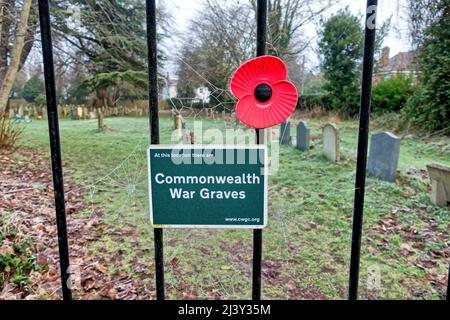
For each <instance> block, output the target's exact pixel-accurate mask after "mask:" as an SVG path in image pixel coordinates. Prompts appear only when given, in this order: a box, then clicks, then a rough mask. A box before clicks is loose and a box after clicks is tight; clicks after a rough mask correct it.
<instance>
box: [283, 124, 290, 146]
mask: <svg viewBox="0 0 450 320" xmlns="http://www.w3.org/2000/svg"><path fill="white" fill-rule="evenodd" d="M280 144H291V123H290V121H289V120H286V121H284V122H282V123H281V124H280Z"/></svg>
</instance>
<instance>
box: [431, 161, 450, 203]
mask: <svg viewBox="0 0 450 320" xmlns="http://www.w3.org/2000/svg"><path fill="white" fill-rule="evenodd" d="M427 170H428V174H429V175H430V179H431V202H433V203H434V204H435V205H437V206H440V207H446V206H447V205H448V203H449V202H450V167H446V166H443V165H440V164H437V163H432V164H429V165H427Z"/></svg>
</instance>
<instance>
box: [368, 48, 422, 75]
mask: <svg viewBox="0 0 450 320" xmlns="http://www.w3.org/2000/svg"><path fill="white" fill-rule="evenodd" d="M389 51H390V49H389V47H384V48H383V49H382V51H381V59H380V64H379V65H378V71H377V72H376V73H374V75H373V82H374V83H378V82H380V81H381V80H382V79H389V78H391V77H393V76H395V75H398V74H404V75H410V74H411V72H412V73H413V75H414V74H415V73H416V66H415V63H414V58H415V55H416V52H415V51H408V52H399V53H397V54H396V55H395V56H393V57H389Z"/></svg>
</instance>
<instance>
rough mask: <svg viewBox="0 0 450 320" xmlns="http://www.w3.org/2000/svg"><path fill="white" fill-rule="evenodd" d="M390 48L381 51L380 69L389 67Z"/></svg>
mask: <svg viewBox="0 0 450 320" xmlns="http://www.w3.org/2000/svg"><path fill="white" fill-rule="evenodd" d="M389 50H390V49H389V47H384V48H383V49H381V60H380V68H381V69H383V68H386V67H387V66H388V65H389Z"/></svg>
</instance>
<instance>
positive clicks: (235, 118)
mask: <svg viewBox="0 0 450 320" xmlns="http://www.w3.org/2000/svg"><path fill="white" fill-rule="evenodd" d="M231 122H232V124H233V126H234V127H235V128H236V127H237V126H238V125H239V119H238V118H237V116H236V112H232V113H231Z"/></svg>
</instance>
